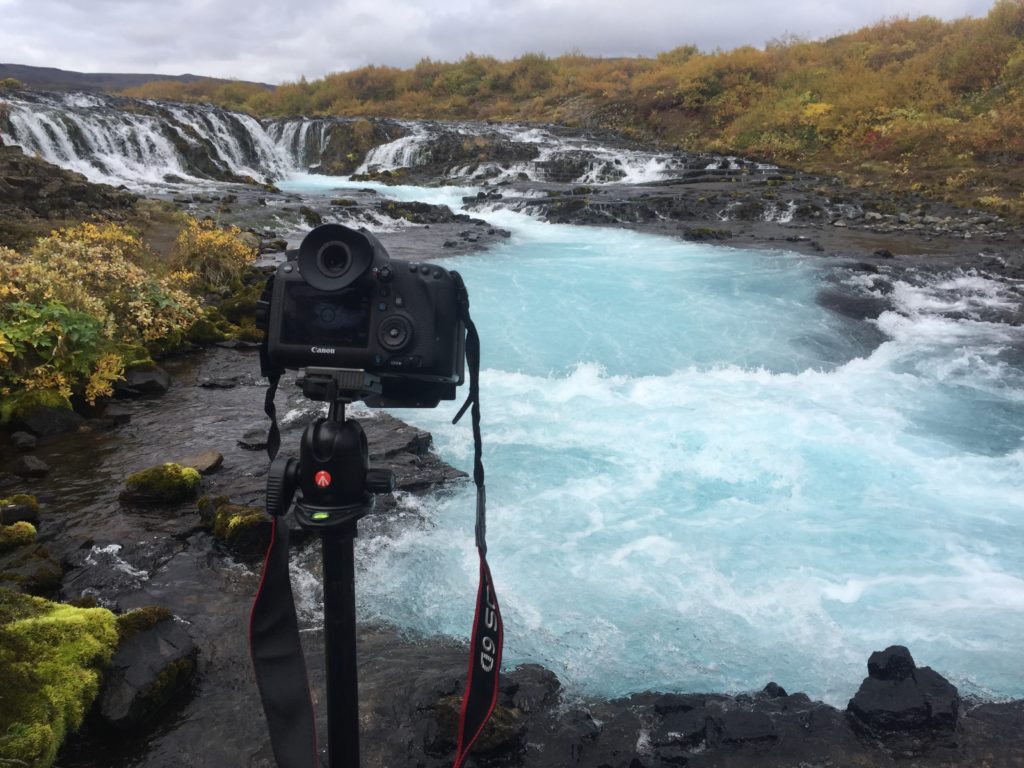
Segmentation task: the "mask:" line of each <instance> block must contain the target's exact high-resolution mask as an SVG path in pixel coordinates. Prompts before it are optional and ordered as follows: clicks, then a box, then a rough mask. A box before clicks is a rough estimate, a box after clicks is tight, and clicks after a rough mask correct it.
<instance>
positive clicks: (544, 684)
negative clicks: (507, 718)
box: [501, 664, 562, 713]
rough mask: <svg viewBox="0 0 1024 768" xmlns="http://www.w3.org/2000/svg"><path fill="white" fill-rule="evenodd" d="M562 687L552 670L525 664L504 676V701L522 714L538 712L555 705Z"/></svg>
mask: <svg viewBox="0 0 1024 768" xmlns="http://www.w3.org/2000/svg"><path fill="white" fill-rule="evenodd" d="M561 687H562V684H561V683H560V682H559V680H558V676H557V675H556V674H555V673H554V672H552V671H551V670H550V669H545V668H544V667H542V666H540V665H539V664H523V665H521V666H519V667H516V668H515V669H514V670H512V671H511V672H509V673H508V674H507V675H503V676H502V680H501V695H502V701H503V702H504V703H505V705H506V706H509V707H512V708H514V709H518V710H519V711H520V712H524V713H530V712H538V711H540V710H542V709H544V708H545V707H548V706H550V705H552V704H554V703H555V701H556V699H557V697H558V691H559V690H560V689H561Z"/></svg>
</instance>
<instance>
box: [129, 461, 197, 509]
mask: <svg viewBox="0 0 1024 768" xmlns="http://www.w3.org/2000/svg"><path fill="white" fill-rule="evenodd" d="M200 480H201V476H200V474H199V473H198V472H197V471H196V470H194V469H192V468H191V467H183V466H181V465H180V464H174V463H171V462H167V463H166V464H158V465H156V466H155V467H149V468H147V469H143V470H140V471H139V472H135V473H134V474H131V475H129V476H128V478H127V479H126V480H125V489H124V490H123V491H121V501H124V502H127V503H129V504H177V503H179V502H182V501H188V500H190V499H194V498H195V497H196V496H197V495H198V493H199V483H200Z"/></svg>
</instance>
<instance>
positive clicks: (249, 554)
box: [199, 497, 272, 559]
mask: <svg viewBox="0 0 1024 768" xmlns="http://www.w3.org/2000/svg"><path fill="white" fill-rule="evenodd" d="M199 516H200V518H201V519H202V521H203V524H204V525H205V526H207V527H208V528H209V529H210V530H211V531H212V532H213V536H214V538H215V539H217V541H219V542H221V543H222V544H223V545H224V546H225V547H227V548H228V549H229V550H230V551H231V552H232V553H233V554H235V555H236V556H238V557H240V558H242V559H255V558H258V557H260V556H262V555H263V554H265V553H266V551H267V546H268V545H269V543H270V535H271V529H272V523H271V519H270V516H269V515H267V513H266V512H264V510H263V509H260V508H257V507H250V506H246V505H244V504H233V503H231V500H230V499H227V498H225V497H218V498H212V499H211V498H209V497H204V498H202V499H200V500H199Z"/></svg>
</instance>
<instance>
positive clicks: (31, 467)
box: [11, 456, 50, 477]
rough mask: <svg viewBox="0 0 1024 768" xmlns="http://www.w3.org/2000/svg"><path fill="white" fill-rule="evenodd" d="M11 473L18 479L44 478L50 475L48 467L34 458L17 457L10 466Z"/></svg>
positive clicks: (40, 460)
mask: <svg viewBox="0 0 1024 768" xmlns="http://www.w3.org/2000/svg"><path fill="white" fill-rule="evenodd" d="M11 472H13V473H14V474H16V475H18V477H46V476H47V475H48V474H50V465H49V464H47V463H46V462H45V461H43V460H42V459H39V458H36V457H35V456H19V457H18V459H17V460H16V461H15V462H14V463H13V464H12V465H11Z"/></svg>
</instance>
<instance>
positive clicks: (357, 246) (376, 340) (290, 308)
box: [257, 224, 465, 408]
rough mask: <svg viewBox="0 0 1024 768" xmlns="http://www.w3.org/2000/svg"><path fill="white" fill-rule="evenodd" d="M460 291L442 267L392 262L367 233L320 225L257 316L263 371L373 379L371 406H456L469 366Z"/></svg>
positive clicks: (278, 276)
mask: <svg viewBox="0 0 1024 768" xmlns="http://www.w3.org/2000/svg"><path fill="white" fill-rule="evenodd" d="M460 284H461V283H457V282H456V280H455V278H453V276H452V274H451V273H450V272H448V270H446V269H444V268H442V267H438V266H436V265H433V264H424V263H419V262H405V261H392V260H391V258H390V256H389V255H388V252H387V251H386V250H385V249H384V246H383V245H381V243H380V242H379V241H378V240H377V238H375V237H374V236H373V235H371V234H370V233H369V232H366V231H357V230H353V229H349V228H348V227H344V226H342V225H340V224H323V225H321V226H319V227H316V228H315V229H313V230H312V231H310V232H309V234H307V235H306V237H305V238H304V239H303V241H302V245H301V246H300V247H299V252H298V257H297V258H295V259H289V260H288V261H286V262H284V263H282V264H281V265H279V266H278V268H277V271H276V273H275V274H274V277H273V288H272V291H271V293H270V301H269V306H268V305H267V304H266V302H262V303H263V306H262V307H261V308H260V310H258V315H257V317H258V321H261V322H259V324H260V325H261V327H264V330H265V333H266V352H267V358H268V362H269V363H270V365H271V366H273V367H275V368H280V369H283V368H292V369H298V368H306V367H310V366H313V367H317V368H343V369H362V370H365V371H367V372H368V373H373V374H376V375H378V376H380V377H381V388H382V391H381V393H380V395H372V396H366V397H364V398H363V399H364V400H365V402H366V403H367V404H368V405H373V406H377V405H382V406H389V407H421V408H424V407H425V408H431V407H434V406H436V405H437V403H438V402H439V401H440V400H452V399H454V398H455V389H456V387H457V386H458V385H459V384H461V383H462V381H463V371H464V360H465V327H464V324H463V322H462V320H461V319H460V316H459V304H458V302H459V286H460Z"/></svg>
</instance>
